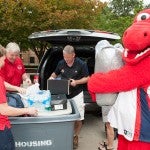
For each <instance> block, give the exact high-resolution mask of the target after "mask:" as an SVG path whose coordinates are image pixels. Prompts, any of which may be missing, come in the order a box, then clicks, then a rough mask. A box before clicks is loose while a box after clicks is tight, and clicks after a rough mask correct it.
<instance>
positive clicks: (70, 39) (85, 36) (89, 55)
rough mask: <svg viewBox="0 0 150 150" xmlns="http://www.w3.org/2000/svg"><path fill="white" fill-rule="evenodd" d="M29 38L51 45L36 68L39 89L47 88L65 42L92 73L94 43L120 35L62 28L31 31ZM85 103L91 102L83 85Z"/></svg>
mask: <svg viewBox="0 0 150 150" xmlns="http://www.w3.org/2000/svg"><path fill="white" fill-rule="evenodd" d="M28 38H29V39H30V40H39V41H41V42H42V41H44V42H49V43H50V44H51V47H50V48H49V49H48V50H47V51H46V52H45V54H44V56H43V58H42V60H41V62H40V64H39V68H38V72H39V76H40V78H39V83H40V88H41V89H46V88H47V79H48V78H49V76H50V75H51V73H52V72H53V71H54V69H55V68H56V66H57V63H58V61H59V60H61V59H62V58H63V55H62V50H63V47H64V46H65V45H67V44H70V45H72V46H74V48H75V51H76V56H77V57H79V58H81V59H82V60H84V61H86V63H87V65H88V69H89V73H90V75H91V74H92V73H94V65H95V45H96V44H97V42H99V41H100V40H104V39H105V40H108V41H109V42H117V40H119V39H120V36H119V35H118V34H115V33H110V32H103V31H99V30H84V29H62V30H50V31H41V32H35V33H32V34H31V35H30V36H29V37H28ZM84 96H85V103H91V102H92V101H91V97H90V95H89V93H88V91H87V86H86V85H85V86H84Z"/></svg>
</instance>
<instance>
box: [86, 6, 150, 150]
mask: <svg viewBox="0 0 150 150" xmlns="http://www.w3.org/2000/svg"><path fill="white" fill-rule="evenodd" d="M122 41H123V45H124V48H125V49H124V52H123V56H122V58H123V60H124V62H125V65H124V66H123V67H122V68H120V69H117V70H112V71H109V72H107V73H101V72H99V73H95V74H93V75H92V76H91V77H90V79H89V81H88V90H89V92H90V93H92V94H96V93H114V92H119V95H118V97H117V100H116V102H115V104H114V105H113V106H112V109H111V110H110V112H109V115H108V120H109V122H110V124H111V126H112V127H115V128H117V129H118V134H119V136H118V150H150V9H145V10H143V11H141V12H139V13H138V14H137V15H136V17H135V19H134V21H133V24H132V25H131V26H130V27H129V28H128V29H127V30H126V31H125V32H124V34H123V38H122Z"/></svg>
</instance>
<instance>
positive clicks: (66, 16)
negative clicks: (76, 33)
mask: <svg viewBox="0 0 150 150" xmlns="http://www.w3.org/2000/svg"><path fill="white" fill-rule="evenodd" d="M96 5H97V8H95V6H96ZM102 7H103V3H101V2H97V1H96V0H88V1H85V0H61V1H60V0H0V22H1V24H0V41H1V44H3V45H6V44H7V43H8V42H10V41H16V42H17V43H19V44H20V46H21V48H22V49H27V48H28V47H30V45H29V44H30V42H29V41H28V36H29V35H30V34H31V33H32V32H37V31H41V30H54V29H63V28H85V29H88V28H90V29H92V27H93V26H92V23H91V22H94V19H95V17H94V16H96V14H97V12H98V11H100V9H101V8H102ZM39 47H40V48H41V49H40V51H39V49H38V48H37V47H34V51H35V52H36V55H37V56H38V58H39V60H40V59H41V56H42V55H43V53H44V51H45V48H46V45H45V44H43V43H39Z"/></svg>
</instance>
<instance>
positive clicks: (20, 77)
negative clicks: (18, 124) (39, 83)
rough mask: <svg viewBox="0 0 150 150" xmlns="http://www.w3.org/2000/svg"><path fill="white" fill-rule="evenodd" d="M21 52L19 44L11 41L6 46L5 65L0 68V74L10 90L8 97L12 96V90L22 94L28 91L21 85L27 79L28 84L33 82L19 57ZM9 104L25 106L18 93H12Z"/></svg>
mask: <svg viewBox="0 0 150 150" xmlns="http://www.w3.org/2000/svg"><path fill="white" fill-rule="evenodd" d="M19 53H20V48H19V46H18V44H16V43H13V42H10V43H9V44H8V45H7V46H6V59H5V65H4V66H3V67H2V68H1V70H0V76H1V77H3V79H4V81H5V82H4V84H5V87H6V89H7V92H8V93H7V96H8V97H10V92H12V91H13V92H14V91H15V92H19V93H22V94H23V93H25V92H26V89H25V88H22V87H20V85H21V84H22V82H23V81H26V82H27V83H28V84H31V80H30V78H29V77H28V76H27V74H26V72H25V68H24V65H23V62H22V60H21V59H20V57H19ZM12 97H13V98H12ZM16 99H17V101H16ZM8 104H9V105H10V106H13V107H23V106H22V105H23V103H22V101H21V98H20V96H19V95H17V94H16V93H15V94H11V99H10V98H9V99H8ZM17 104H18V106H17Z"/></svg>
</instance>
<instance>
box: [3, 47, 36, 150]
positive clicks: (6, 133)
mask: <svg viewBox="0 0 150 150" xmlns="http://www.w3.org/2000/svg"><path fill="white" fill-rule="evenodd" d="M4 59H5V50H4V49H2V48H1V49H0V69H1V67H2V66H3V65H4ZM37 113H38V112H37V110H36V109H35V108H14V107H11V106H8V104H7V99H6V89H5V86H4V80H3V78H2V77H1V76H0V150H15V142H14V139H13V135H12V133H11V125H10V121H9V119H8V116H20V115H23V114H29V115H32V116H37Z"/></svg>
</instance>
